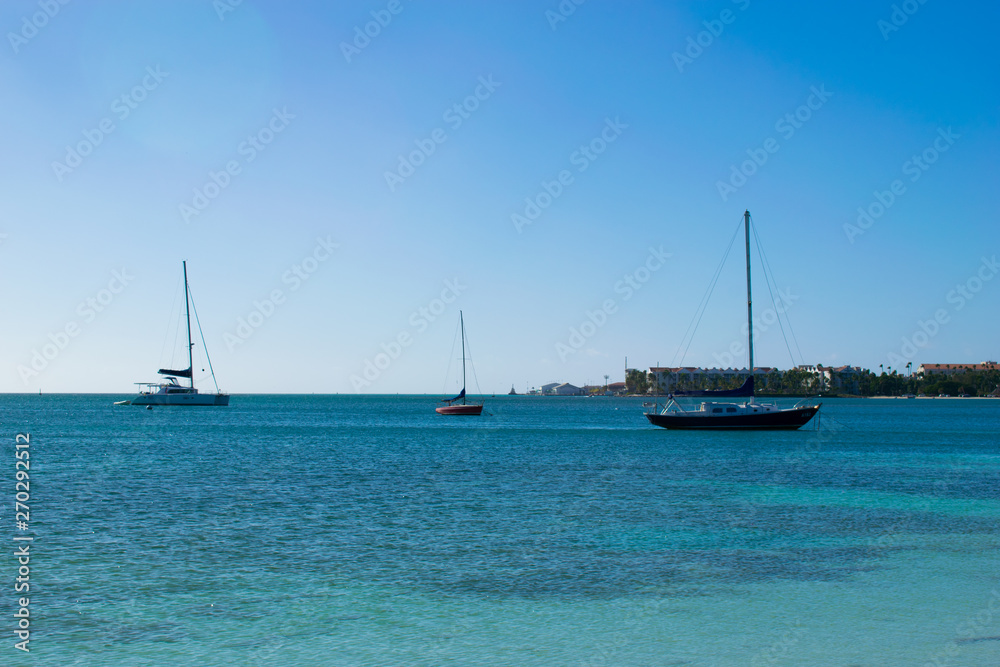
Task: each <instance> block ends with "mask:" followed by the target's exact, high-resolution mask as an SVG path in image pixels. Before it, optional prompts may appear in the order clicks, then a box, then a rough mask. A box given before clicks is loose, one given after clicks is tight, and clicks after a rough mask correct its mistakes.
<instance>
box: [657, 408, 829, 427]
mask: <svg viewBox="0 0 1000 667" xmlns="http://www.w3.org/2000/svg"><path fill="white" fill-rule="evenodd" d="M818 411H819V406H818V405H814V406H809V407H805V408H791V409H788V410H778V411H776V412H761V413H752V414H748V415H730V416H728V417H724V416H719V417H711V416H707V415H706V416H696V415H692V414H684V413H683V412H678V413H668V414H662V413H661V414H654V413H651V412H647V413H646V419H648V420H649V423H650V424H652V425H653V426H659V427H661V428H671V429H683V430H696V429H701V430H729V431H733V430H741V431H750V430H759V431H777V430H786V431H794V430H795V429H797V428H801V427H803V426H805V425H806V424H807V423H808V422H809V420H810V419H812V418H813V415H815V414H816V413H817V412H818Z"/></svg>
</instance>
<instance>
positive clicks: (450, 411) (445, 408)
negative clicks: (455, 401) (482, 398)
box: [434, 403, 483, 415]
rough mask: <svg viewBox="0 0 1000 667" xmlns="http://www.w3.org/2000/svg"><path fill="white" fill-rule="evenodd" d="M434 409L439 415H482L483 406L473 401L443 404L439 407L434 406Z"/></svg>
mask: <svg viewBox="0 0 1000 667" xmlns="http://www.w3.org/2000/svg"><path fill="white" fill-rule="evenodd" d="M434 411H435V412H437V413H438V414H439V415H481V414H482V413H483V406H482V404H479V405H473V404H471V403H469V404H467V405H442V406H441V407H439V408H434Z"/></svg>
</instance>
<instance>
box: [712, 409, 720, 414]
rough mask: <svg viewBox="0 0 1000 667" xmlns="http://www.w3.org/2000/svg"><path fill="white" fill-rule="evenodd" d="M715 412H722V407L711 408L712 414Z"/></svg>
mask: <svg viewBox="0 0 1000 667" xmlns="http://www.w3.org/2000/svg"><path fill="white" fill-rule="evenodd" d="M717 412H722V408H712V414H715V413H717Z"/></svg>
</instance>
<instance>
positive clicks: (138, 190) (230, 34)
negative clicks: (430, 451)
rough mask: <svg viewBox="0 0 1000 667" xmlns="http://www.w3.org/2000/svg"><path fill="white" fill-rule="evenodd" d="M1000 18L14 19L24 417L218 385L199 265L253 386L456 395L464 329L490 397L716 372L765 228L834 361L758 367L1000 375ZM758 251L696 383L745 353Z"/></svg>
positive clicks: (806, 334)
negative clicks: (62, 406) (937, 366)
mask: <svg viewBox="0 0 1000 667" xmlns="http://www.w3.org/2000/svg"><path fill="white" fill-rule="evenodd" d="M63 1H65V0H63ZM577 3H579V4H577ZM998 19H1000V9H998V7H997V6H996V4H995V3H986V2H974V3H944V2H939V1H936V0H929V1H926V2H924V3H923V4H921V3H920V2H918V0H909V1H908V2H902V3H899V2H897V3H895V4H894V3H893V2H889V1H888V0H887V1H886V2H870V1H866V2H860V1H847V2H839V3H801V2H778V3H774V2H772V3H764V2H758V1H757V0H738V1H735V2H734V1H730V0H697V1H693V0H692V1H689V2H652V1H648V0H647V1H641V0H636V1H632V2H611V1H610V0H586V1H585V2H581V0H576V2H574V1H573V0H563V2H562V3H560V2H558V1H557V0H549V1H540V2H522V1H518V0H513V1H511V0H506V1H504V2H500V1H499V0H498V1H496V2H459V1H457V0H456V1H450V0H440V1H432V0H394V1H389V0H384V1H383V0H378V1H365V2H360V1H359V2H337V3H332V2H318V1H314V2H309V1H302V2H278V1H277V0H272V1H265V0H243V1H242V2H237V1H236V0H218V1H216V2H212V0H170V1H169V2H167V1H166V0H162V1H159V2H141V1H139V2H124V1H121V2H112V1H101V0H75V1H73V2H68V4H60V2H58V1H57V0H42V2H38V1H37V0H35V1H27V0H25V1H22V0H5V1H4V2H3V3H2V4H0V28H2V32H3V34H4V43H3V45H2V47H0V90H2V91H3V103H2V104H0V147H2V150H0V188H2V190H0V192H2V196H0V234H2V236H0V280H2V283H0V284H2V290H0V303H2V312H3V321H4V327H3V350H4V357H3V358H4V364H3V373H2V375H0V391H6V392H23V391H31V392H35V391H38V390H39V389H41V390H43V391H46V392H78V391H100V392H115V393H122V394H126V393H129V392H130V391H132V383H133V382H137V381H145V380H151V379H154V378H155V371H156V369H157V368H160V367H161V366H163V365H167V364H171V363H174V364H177V363H182V362H181V361H179V356H178V354H177V353H176V349H177V346H176V345H174V344H173V343H174V341H175V333H176V321H177V320H176V317H177V311H178V305H179V301H178V300H177V298H176V297H177V293H178V287H179V285H180V274H181V261H182V260H187V262H188V269H189V276H190V281H191V286H192V290H193V293H194V296H195V299H196V304H197V306H198V309H199V314H200V316H201V322H202V326H203V329H204V333H205V337H206V340H207V344H208V349H209V352H210V353H211V355H212V362H213V364H214V367H215V371H216V375H217V376H218V379H219V383H220V385H221V387H222V388H223V389H225V390H228V391H231V392H234V393H239V392H264V393H266V392H289V393H299V392H301V393H309V392H317V393H335V392H341V393H343V392H354V391H361V392H369V393H395V392H400V393H423V392H428V393H436V392H444V391H451V390H453V389H454V388H455V385H456V382H457V381H456V379H455V377H456V373H455V369H456V364H457V363H458V362H457V360H456V357H457V356H459V353H458V352H457V351H456V349H455V348H453V343H454V341H455V335H456V329H457V325H458V317H459V309H461V310H462V311H464V314H465V320H466V327H467V333H468V337H469V341H470V345H471V352H472V359H473V362H474V364H475V370H476V376H477V378H478V381H479V387H480V388H481V389H482V390H483V391H484V392H504V393H505V392H507V391H508V390H509V389H510V386H511V385H512V384H513V385H514V386H515V387H516V388H517V390H518V391H519V392H520V391H523V390H524V389H525V387H526V386H539V385H541V384H544V383H548V382H562V381H569V382H572V383H574V384H578V385H580V384H584V383H587V382H589V383H594V384H597V383H602V382H603V376H604V375H605V374H607V375H610V376H611V378H612V381H614V380H620V379H622V376H623V367H624V363H625V357H626V355H627V357H628V364H629V366H630V367H636V368H648V367H649V366H652V365H655V364H657V363H659V364H662V365H669V364H671V363H674V364H676V363H679V362H680V361H681V359H680V357H681V355H680V354H679V352H678V350H679V348H680V346H681V342H682V339H683V336H684V333H685V331H687V330H688V327H689V325H690V324H691V323H692V320H693V317H694V315H695V312H696V310H697V307H698V304H699V302H700V300H701V298H702V296H703V295H704V293H705V290H706V289H707V287H708V285H709V283H710V282H711V279H712V276H713V273H714V271H715V269H716V266H717V265H718V263H719V262H720V260H721V259H722V256H723V254H724V253H725V251H726V247H727V245H728V242H729V239H730V238H731V236H732V234H733V232H734V231H735V230H736V227H737V225H738V224H739V220H740V216H741V215H742V213H743V211H744V209H749V210H750V212H751V214H752V216H753V220H754V224H755V225H756V228H757V231H758V234H759V236H760V238H761V240H762V243H763V246H764V250H765V253H766V256H767V259H768V261H769V264H770V267H771V269H772V271H773V274H774V278H775V281H776V285H775V286H776V287H777V288H778V290H779V292H782V293H784V294H785V295H786V296H785V297H782V298H783V299H784V301H783V303H784V302H787V307H783V308H782V309H784V310H787V315H788V318H789V320H790V322H791V325H792V327H793V330H794V334H795V338H796V340H797V341H798V348H799V349H800V350H801V357H799V354H798V350H796V349H795V347H794V345H793V346H792V349H793V351H795V355H794V358H792V357H790V356H789V353H788V351H787V349H786V346H785V342H784V340H783V337H782V335H781V331H780V329H779V328H778V326H777V325H775V324H773V320H772V321H771V322H772V323H771V324H770V325H769V324H768V322H767V320H762V323H761V327H760V331H759V332H758V337H757V345H758V347H757V354H756V362H757V364H758V365H766V366H777V367H779V368H788V367H790V366H791V365H792V364H793V363H796V364H797V363H822V364H829V365H840V364H852V365H861V366H865V367H870V368H876V369H877V368H878V367H879V365H880V364H884V365H887V366H893V367H894V368H900V370H902V366H903V365H904V364H905V362H907V361H912V362H913V365H914V367H916V366H917V365H918V364H920V363H924V362H929V363H948V362H979V361H983V360H986V359H994V360H995V359H997V357H1000V340H998V335H997V332H998V328H997V324H998V318H997V313H998V312H1000V311H998V305H1000V276H996V275H995V274H997V273H998V271H1000V267H997V266H996V265H995V264H994V263H993V262H994V260H993V258H994V257H996V256H997V255H1000V225H998V222H997V212H996V209H995V208H994V207H995V206H996V195H997V192H998V191H1000V187H998V185H1000V184H998V169H997V156H998V155H1000V132H998V111H1000V94H998V93H1000V91H998V88H1000V85H998V82H1000V77H998V76H997V72H998V71H1000V55H998V51H997V49H996V44H995V41H996V39H995V26H996V25H997V23H998ZM366 30H367V32H368V33H369V34H368V35H366V34H365V31H366ZM914 158H916V160H914ZM880 200H881V201H880ZM536 207H537V208H536ZM859 207H860V208H862V209H863V210H864V211H867V212H868V216H869V217H867V218H862V219H861V220H860V223H859ZM740 253H741V248H739V247H737V248H735V249H734V251H733V253H732V254H731V255H730V258H729V261H728V262H727V264H726V266H725V268H724V270H723V273H722V275H721V276H720V278H719V282H718V286H717V288H716V289H715V293H714V294H713V298H712V299H711V300H710V302H709V305H708V308H707V310H706V312H705V315H704V317H703V318H702V320H701V322H700V325H699V327H698V329H697V333H696V335H695V337H694V339H693V342H692V343H691V345H690V348H689V349H688V350H687V353H686V354H685V355H684V357H683V363H684V364H685V365H704V366H716V365H719V364H720V363H723V362H726V361H729V358H728V357H727V356H726V355H727V353H728V351H729V349H730V346H731V345H732V344H733V343H739V342H740V341H742V340H743V334H742V327H743V326H744V324H745V310H744V308H745V295H744V290H745V282H744V277H743V264H742V256H741V254H740ZM984 259H985V262H984ZM755 262H757V260H756V257H755ZM757 268H759V262H758V263H757ZM116 272H117V273H116ZM303 276H304V277H305V278H303ZM754 277H755V281H756V282H755V296H754V299H755V308H756V309H757V311H758V312H759V313H762V316H764V315H767V309H768V308H769V307H770V306H771V303H770V297H769V294H768V290H767V289H766V286H765V283H764V279H763V274H761V273H758V272H755V274H754ZM630 282H631V283H632V284H633V285H634V287H633V286H632V285H630ZM959 288H961V289H959ZM276 290H277V291H278V293H277V294H276V293H275V291H276ZM963 292H964V294H963ZM274 296H277V297H278V298H277V300H276V301H277V302H276V303H273V304H271V303H268V301H270V300H271V299H272V297H274ZM442 297H444V299H446V300H447V301H449V303H445V301H444V300H441V301H437V300H439V299H442ZM88 300H91V301H92V302H93V303H91V304H89V305H88ZM95 304H96V305H95ZM421 309H424V312H423V313H422V312H421ZM255 311H256V312H259V313H260V312H263V314H258V315H252V313H254V312H255ZM599 311H602V312H599ZM588 313H589V316H588ZM241 318H242V319H243V320H244V321H246V324H245V325H241ZM935 318H936V319H935ZM591 321H593V322H596V324H594V325H588V324H586V323H588V322H591ZM921 322H923V325H921V324H920V323H921ZM253 324H257V325H258V326H256V327H254V326H253ZM574 329H575V330H576V331H577V332H579V333H578V334H577V335H575V336H574V334H573V330H574ZM67 331H69V332H70V333H66V332H67ZM400 338H402V340H403V343H404V344H401V345H399V348H398V350H397V349H396V347H395V346H394V344H393V342H394V341H399V340H400ZM397 344H398V343H397ZM46 346H48V347H46ZM201 347H202V346H201V343H200V341H198V344H197V346H196V354H197V353H199V352H200V350H201ZM379 354H384V355H385V356H382V357H379V356H378V355H379ZM172 355H173V356H172ZM196 363H197V362H196ZM732 363H733V365H736V366H741V367H742V366H743V365H745V363H746V355H745V351H740V352H739V353H738V354H736V355H734V357H733V359H732ZM367 364H371V365H370V367H368V374H367V377H365V369H366V365H367ZM376 365H377V366H380V368H378V367H376ZM723 365H728V364H724V363H723ZM203 366H204V364H201V363H199V364H198V367H199V373H198V374H199V375H203V374H201V373H200V368H201V367H203ZM174 367H183V365H181V366H174ZM449 368H450V373H449ZM201 386H205V385H201ZM470 389H472V390H474V389H475V387H474V386H473V387H470Z"/></svg>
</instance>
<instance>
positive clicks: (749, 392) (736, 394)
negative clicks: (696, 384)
mask: <svg viewBox="0 0 1000 667" xmlns="http://www.w3.org/2000/svg"><path fill="white" fill-rule="evenodd" d="M673 395H674V396H705V397H708V398H743V397H748V396H753V376H752V375H751V376H750V377H748V378H747V379H746V382H744V383H743V386H742V387H740V388H739V389H715V390H711V389H693V390H691V391H675V392H674V393H673Z"/></svg>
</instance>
